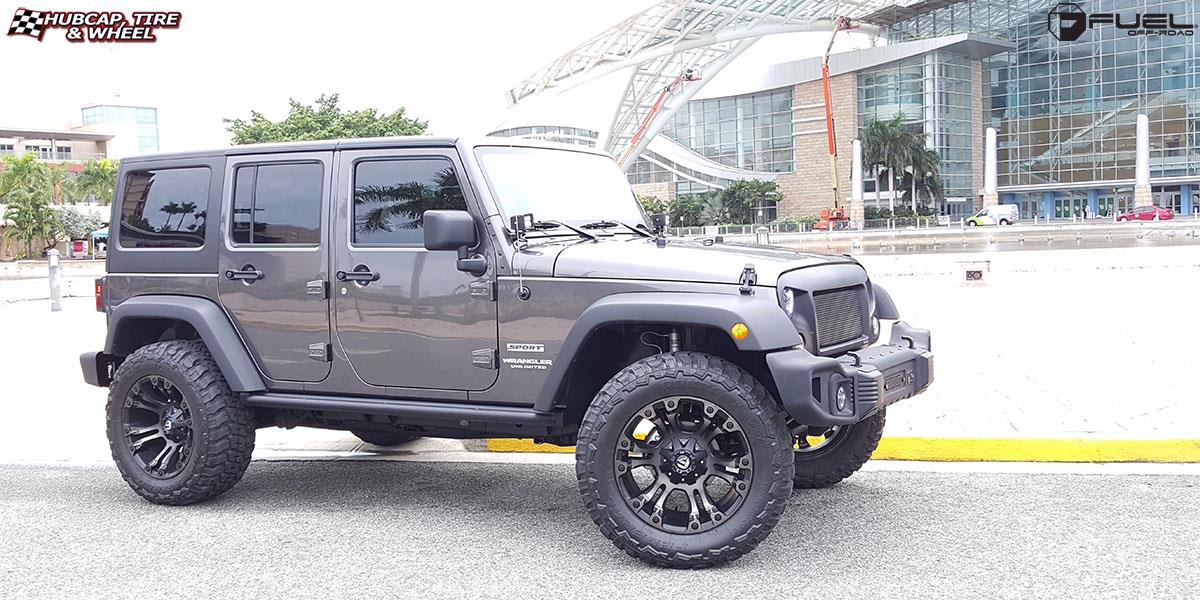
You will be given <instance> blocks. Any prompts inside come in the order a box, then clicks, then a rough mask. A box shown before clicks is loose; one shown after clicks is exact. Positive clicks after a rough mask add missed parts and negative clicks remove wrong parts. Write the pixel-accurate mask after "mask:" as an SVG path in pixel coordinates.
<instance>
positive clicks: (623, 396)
mask: <svg viewBox="0 0 1200 600" xmlns="http://www.w3.org/2000/svg"><path fill="white" fill-rule="evenodd" d="M575 459H576V467H575V472H576V476H577V478H578V480H579V491H580V494H581V495H582V497H583V503H584V505H585V506H586V507H587V510H588V513H589V514H590V515H591V517H592V520H593V521H595V523H596V525H598V526H599V527H600V531H601V533H603V534H604V536H605V537H607V538H608V539H610V540H612V542H613V543H614V544H616V546H617V547H618V548H620V549H621V550H624V551H625V552H626V553H628V554H629V555H630V556H633V557H635V558H638V559H641V560H642V561H645V562H647V563H650V564H653V565H659V566H665V567H672V568H702V567H710V566H713V565H719V564H722V563H727V562H729V561H731V560H734V559H736V558H738V557H739V556H742V555H743V554H745V553H747V552H749V551H751V550H753V549H754V547H755V546H757V545H758V544H759V543H760V542H762V541H763V539H765V538H766V537H767V534H768V533H770V531H771V529H772V528H773V527H774V526H775V524H776V523H778V522H779V519H780V517H782V516H783V511H784V509H785V508H786V507H787V501H788V497H789V495H790V493H791V481H792V470H793V459H792V435H791V432H790V431H789V430H788V428H787V423H786V419H785V417H784V413H783V411H782V410H781V409H780V408H779V405H778V404H777V402H776V401H775V399H774V398H773V397H771V395H770V394H769V393H768V392H767V391H766V390H765V389H764V388H763V386H762V385H761V384H760V383H759V382H758V381H757V380H756V379H755V378H754V377H753V376H751V375H750V374H749V373H747V372H746V371H744V370H742V369H741V368H739V367H737V366H736V365H734V364H733V363H730V362H728V361H725V360H723V359H720V358H717V357H715V356H710V355H707V354H700V353H695V352H672V353H667V354H658V355H655V356H651V357H649V358H645V359H642V360H640V361H638V362H635V363H633V364H632V365H630V366H628V367H626V368H625V369H624V370H622V371H621V372H620V373H617V375H616V376H614V377H613V378H612V379H611V380H609V382H608V383H607V384H606V385H605V386H604V388H603V389H601V390H600V392H599V393H598V394H597V395H596V397H595V399H594V400H593V401H592V404H591V406H590V407H589V408H588V410H587V413H586V414H585V416H584V418H583V423H582V425H581V426H580V431H579V440H578V443H577V445H576V451H575Z"/></svg>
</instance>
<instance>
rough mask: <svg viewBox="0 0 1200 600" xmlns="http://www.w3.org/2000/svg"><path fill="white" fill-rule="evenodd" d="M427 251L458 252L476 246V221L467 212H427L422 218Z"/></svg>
mask: <svg viewBox="0 0 1200 600" xmlns="http://www.w3.org/2000/svg"><path fill="white" fill-rule="evenodd" d="M421 220H422V222H423V223H424V227H425V249H426V250H458V249H459V248H461V247H463V246H466V247H468V248H470V247H472V246H474V245H475V243H476V242H477V241H478V238H477V237H476V236H475V219H472V218H471V214H470V213H468V212H467V211H465V210H427V211H425V213H424V214H423V215H422V217H421Z"/></svg>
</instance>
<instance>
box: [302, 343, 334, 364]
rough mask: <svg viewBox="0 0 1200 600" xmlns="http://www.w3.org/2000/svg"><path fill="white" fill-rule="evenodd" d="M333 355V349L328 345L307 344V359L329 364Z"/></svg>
mask: <svg viewBox="0 0 1200 600" xmlns="http://www.w3.org/2000/svg"><path fill="white" fill-rule="evenodd" d="M332 355H333V347H331V346H330V345H329V344H309V345H308V357H309V358H311V359H313V360H318V361H321V362H329V361H330V360H331V356H332Z"/></svg>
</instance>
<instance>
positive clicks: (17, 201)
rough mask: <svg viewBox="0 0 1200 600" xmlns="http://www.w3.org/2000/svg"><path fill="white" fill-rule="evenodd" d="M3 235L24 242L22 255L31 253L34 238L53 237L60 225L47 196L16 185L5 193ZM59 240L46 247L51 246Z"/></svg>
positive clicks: (38, 239) (26, 255) (29, 255)
mask: <svg viewBox="0 0 1200 600" xmlns="http://www.w3.org/2000/svg"><path fill="white" fill-rule="evenodd" d="M4 199H5V202H6V203H7V204H6V205H5V208H4V221H5V223H6V224H7V227H5V228H4V236H5V237H6V238H8V239H9V240H20V241H23V242H25V257H26V258H31V257H33V242H34V241H41V242H46V241H48V240H49V239H51V238H55V233H56V232H57V231H58V229H59V223H58V214H57V213H56V212H55V210H54V209H53V208H51V206H50V201H49V199H48V198H47V197H46V196H44V195H41V194H38V193H36V192H32V191H30V190H28V189H26V188H18V189H15V190H11V191H9V192H8V193H7V194H5V197H4ZM57 242H58V240H57V239H54V242H52V243H50V244H49V245H47V246H46V247H47V248H49V247H52V246H53V245H54V244H55V243H57Z"/></svg>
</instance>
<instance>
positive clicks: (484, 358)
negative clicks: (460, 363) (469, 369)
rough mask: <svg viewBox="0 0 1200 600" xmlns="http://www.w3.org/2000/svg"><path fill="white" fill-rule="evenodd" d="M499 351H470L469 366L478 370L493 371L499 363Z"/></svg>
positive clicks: (489, 349) (488, 349)
mask: <svg viewBox="0 0 1200 600" xmlns="http://www.w3.org/2000/svg"><path fill="white" fill-rule="evenodd" d="M499 352H500V351H499V350H497V349H495V348H480V349H479V350H472V351H471V366H474V367H479V368H480V369H495V368H496V365H497V364H499V362H500V356H499Z"/></svg>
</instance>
